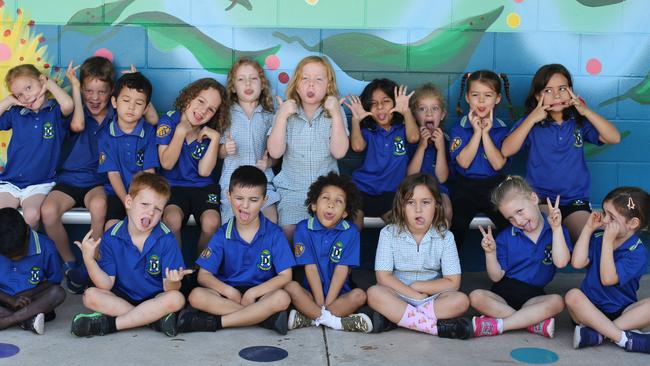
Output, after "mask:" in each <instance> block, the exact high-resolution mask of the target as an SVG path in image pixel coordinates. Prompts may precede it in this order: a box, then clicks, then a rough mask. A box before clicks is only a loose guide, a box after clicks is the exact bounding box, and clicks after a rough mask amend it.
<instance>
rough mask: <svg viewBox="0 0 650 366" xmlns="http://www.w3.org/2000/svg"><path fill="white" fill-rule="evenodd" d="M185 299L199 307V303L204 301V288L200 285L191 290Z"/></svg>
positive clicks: (201, 303)
mask: <svg viewBox="0 0 650 366" xmlns="http://www.w3.org/2000/svg"><path fill="white" fill-rule="evenodd" d="M187 301H188V302H189V303H190V305H192V306H194V307H201V305H203V304H204V303H205V293H204V290H203V289H201V288H200V287H197V288H195V289H194V290H192V292H190V296H188V297H187Z"/></svg>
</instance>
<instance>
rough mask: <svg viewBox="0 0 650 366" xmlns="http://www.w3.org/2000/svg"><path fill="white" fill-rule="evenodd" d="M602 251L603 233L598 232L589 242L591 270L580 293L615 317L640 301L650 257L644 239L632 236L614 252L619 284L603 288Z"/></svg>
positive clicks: (589, 268)
mask: <svg viewBox="0 0 650 366" xmlns="http://www.w3.org/2000/svg"><path fill="white" fill-rule="evenodd" d="M602 249H603V231H597V232H595V233H594V235H593V236H592V237H591V240H590V242H589V266H588V267H587V275H586V276H585V279H584V280H583V281H582V285H581V286H580V290H582V292H584V294H585V295H587V297H588V298H589V300H591V302H592V303H593V304H594V305H596V307H597V308H598V309H600V310H601V311H603V312H605V313H615V312H617V311H619V310H623V309H625V308H626V307H628V306H629V305H631V304H633V303H635V302H637V301H638V299H637V296H636V291H637V290H638V289H639V280H640V279H641V276H643V275H644V274H645V273H646V270H647V269H648V254H647V250H646V247H645V245H644V244H643V242H642V241H641V239H640V238H639V237H638V236H636V235H632V236H631V237H630V238H629V239H627V240H626V241H625V242H624V243H623V244H621V246H619V247H618V248H616V249H614V265H615V266H616V274H617V275H618V283H617V284H615V285H612V286H604V285H603V284H602V283H601V282H600V257H601V255H602Z"/></svg>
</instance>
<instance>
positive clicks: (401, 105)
mask: <svg viewBox="0 0 650 366" xmlns="http://www.w3.org/2000/svg"><path fill="white" fill-rule="evenodd" d="M406 89H407V87H406V85H400V86H399V88H397V87H396V88H395V90H394V93H395V107H393V109H391V110H390V111H389V112H388V113H395V112H397V113H400V114H401V115H405V114H406V113H408V112H409V111H410V109H409V99H411V96H413V93H415V91H412V92H411V93H410V94H406Z"/></svg>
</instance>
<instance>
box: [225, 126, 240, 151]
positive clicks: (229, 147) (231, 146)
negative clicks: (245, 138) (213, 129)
mask: <svg viewBox="0 0 650 366" xmlns="http://www.w3.org/2000/svg"><path fill="white" fill-rule="evenodd" d="M223 145H224V146H225V148H226V154H227V155H235V154H236V153H237V144H236V143H235V140H233V138H232V134H231V133H230V131H229V132H227V133H226V140H225V141H224V143H223Z"/></svg>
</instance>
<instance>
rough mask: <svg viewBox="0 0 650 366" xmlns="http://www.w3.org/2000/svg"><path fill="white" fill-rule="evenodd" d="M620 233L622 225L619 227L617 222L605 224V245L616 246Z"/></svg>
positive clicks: (612, 221)
mask: <svg viewBox="0 0 650 366" xmlns="http://www.w3.org/2000/svg"><path fill="white" fill-rule="evenodd" d="M620 231H621V225H619V224H618V221H616V220H611V221H610V222H608V223H607V224H605V232H604V233H603V245H604V244H605V243H609V244H614V240H616V238H617V237H618V234H619V233H620Z"/></svg>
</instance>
